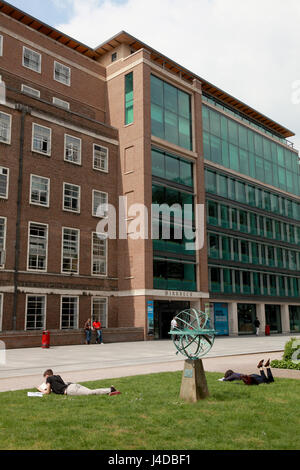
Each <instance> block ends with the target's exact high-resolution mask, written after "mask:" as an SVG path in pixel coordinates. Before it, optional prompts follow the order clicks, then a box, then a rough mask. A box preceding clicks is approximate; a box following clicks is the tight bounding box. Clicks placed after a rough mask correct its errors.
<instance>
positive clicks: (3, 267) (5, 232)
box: [0, 215, 7, 271]
mask: <svg viewBox="0 0 300 470" xmlns="http://www.w3.org/2000/svg"><path fill="white" fill-rule="evenodd" d="M0 219H4V241H3V251H4V253H6V238H7V217H4V216H2V215H1V216H0ZM5 264H6V259H5V261H4V264H0V271H1V270H3V269H5Z"/></svg>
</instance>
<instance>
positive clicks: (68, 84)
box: [53, 60, 71, 86]
mask: <svg viewBox="0 0 300 470" xmlns="http://www.w3.org/2000/svg"><path fill="white" fill-rule="evenodd" d="M57 65H59V66H62V67H65V68H66V69H68V70H69V81H68V82H67V83H66V82H64V81H62V80H59V79H57V78H56V66H57ZM53 79H54V80H55V81H56V82H58V83H61V84H62V85H66V86H71V67H69V66H68V65H65V64H62V63H61V62H58V61H57V60H55V61H54V64H53Z"/></svg>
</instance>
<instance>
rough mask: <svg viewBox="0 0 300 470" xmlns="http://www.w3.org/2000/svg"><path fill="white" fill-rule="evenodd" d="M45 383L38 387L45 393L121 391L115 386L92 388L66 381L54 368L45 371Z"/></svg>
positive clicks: (76, 394)
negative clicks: (56, 373) (54, 372)
mask: <svg viewBox="0 0 300 470" xmlns="http://www.w3.org/2000/svg"><path fill="white" fill-rule="evenodd" d="M44 378H45V379H46V381H45V384H42V385H40V386H39V387H38V390H39V392H42V393H43V394H44V395H49V394H50V393H51V392H53V393H56V394H57V395H73V396H79V395H109V396H112V395H119V394H120V393H121V392H119V391H118V390H116V389H115V387H113V386H112V387H109V388H97V389H94V390H91V389H89V388H87V387H84V386H83V385H80V384H77V383H69V382H68V383H65V382H64V381H63V379H62V378H61V376H60V375H54V374H53V371H52V369H47V370H46V371H45V372H44Z"/></svg>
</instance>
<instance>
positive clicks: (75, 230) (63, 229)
mask: <svg viewBox="0 0 300 470" xmlns="http://www.w3.org/2000/svg"><path fill="white" fill-rule="evenodd" d="M65 230H73V231H74V232H77V271H64V231H65ZM72 259H73V258H72ZM79 268H80V229H78V228H72V227H62V229H61V274H68V275H69V276H70V275H78V274H79Z"/></svg>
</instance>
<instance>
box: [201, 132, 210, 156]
mask: <svg viewBox="0 0 300 470" xmlns="http://www.w3.org/2000/svg"><path fill="white" fill-rule="evenodd" d="M203 152H204V158H205V159H206V160H211V154H210V137H209V134H207V133H206V132H203Z"/></svg>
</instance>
